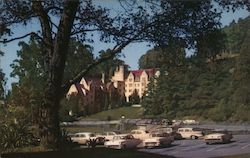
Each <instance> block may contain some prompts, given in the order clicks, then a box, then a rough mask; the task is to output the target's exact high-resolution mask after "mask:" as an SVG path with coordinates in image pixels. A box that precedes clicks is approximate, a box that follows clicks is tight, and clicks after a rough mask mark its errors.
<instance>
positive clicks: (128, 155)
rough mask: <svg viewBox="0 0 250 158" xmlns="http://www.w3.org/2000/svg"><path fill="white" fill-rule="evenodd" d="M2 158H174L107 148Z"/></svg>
mask: <svg viewBox="0 0 250 158" xmlns="http://www.w3.org/2000/svg"><path fill="white" fill-rule="evenodd" d="M1 157H2V158H174V157H170V156H160V155H156V154H149V153H143V152H139V151H136V150H115V149H107V148H95V149H91V148H85V149H78V150H73V151H60V152H30V153H11V154H6V155H1Z"/></svg>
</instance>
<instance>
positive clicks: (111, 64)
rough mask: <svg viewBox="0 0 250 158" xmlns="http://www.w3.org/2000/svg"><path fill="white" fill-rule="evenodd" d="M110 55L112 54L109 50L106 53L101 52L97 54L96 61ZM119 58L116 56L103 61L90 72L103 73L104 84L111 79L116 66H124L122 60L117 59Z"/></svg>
mask: <svg viewBox="0 0 250 158" xmlns="http://www.w3.org/2000/svg"><path fill="white" fill-rule="evenodd" d="M110 53H112V50H111V49H107V50H106V51H104V50H101V51H100V52H99V57H98V59H101V58H107V57H108V56H109V55H110ZM119 57H120V55H116V56H114V57H113V58H111V59H108V60H106V61H103V62H102V63H100V64H99V65H98V66H96V68H95V69H94V70H93V71H92V72H93V73H96V74H99V73H104V75H105V76H104V77H105V78H104V79H105V82H106V81H109V80H110V79H111V77H112V76H113V73H114V71H115V69H116V68H117V66H118V65H123V64H124V61H123V60H120V59H118V58H119Z"/></svg>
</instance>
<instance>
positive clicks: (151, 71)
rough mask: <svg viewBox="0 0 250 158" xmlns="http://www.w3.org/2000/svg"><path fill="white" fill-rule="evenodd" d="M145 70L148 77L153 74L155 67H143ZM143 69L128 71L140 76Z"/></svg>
mask: <svg viewBox="0 0 250 158" xmlns="http://www.w3.org/2000/svg"><path fill="white" fill-rule="evenodd" d="M144 70H145V71H146V73H147V74H148V76H149V77H152V76H154V75H155V73H156V69H144ZM144 70H143V69H141V70H132V71H130V72H132V74H133V75H134V76H135V77H140V76H141V74H142V72H143V71H144Z"/></svg>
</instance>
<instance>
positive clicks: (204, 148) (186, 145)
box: [140, 135, 250, 158]
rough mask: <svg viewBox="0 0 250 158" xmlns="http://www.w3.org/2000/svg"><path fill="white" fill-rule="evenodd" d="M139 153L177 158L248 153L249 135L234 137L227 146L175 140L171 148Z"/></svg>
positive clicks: (206, 157) (249, 151)
mask: <svg viewBox="0 0 250 158" xmlns="http://www.w3.org/2000/svg"><path fill="white" fill-rule="evenodd" d="M140 151H144V152H150V153H157V154H161V155H171V156H175V157H178V158H201V157H202V158H211V157H218V156H227V155H238V154H244V153H250V135H234V138H233V139H232V142H230V143H228V144H212V145H207V144H205V143H204V141H203V140H202V139H199V140H177V141H174V142H173V143H172V146H171V147H168V148H159V149H140Z"/></svg>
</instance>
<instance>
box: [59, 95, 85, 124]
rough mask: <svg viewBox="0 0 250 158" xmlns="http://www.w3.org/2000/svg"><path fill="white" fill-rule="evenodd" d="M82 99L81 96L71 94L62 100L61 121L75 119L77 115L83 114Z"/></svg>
mask: <svg viewBox="0 0 250 158" xmlns="http://www.w3.org/2000/svg"><path fill="white" fill-rule="evenodd" d="M80 107H81V101H80V98H79V96H71V97H69V98H65V99H63V100H62V101H61V108H60V110H59V117H60V120H61V121H66V122H68V121H74V120H75V119H76V118H77V117H79V116H81V115H83V111H81V109H80Z"/></svg>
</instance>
